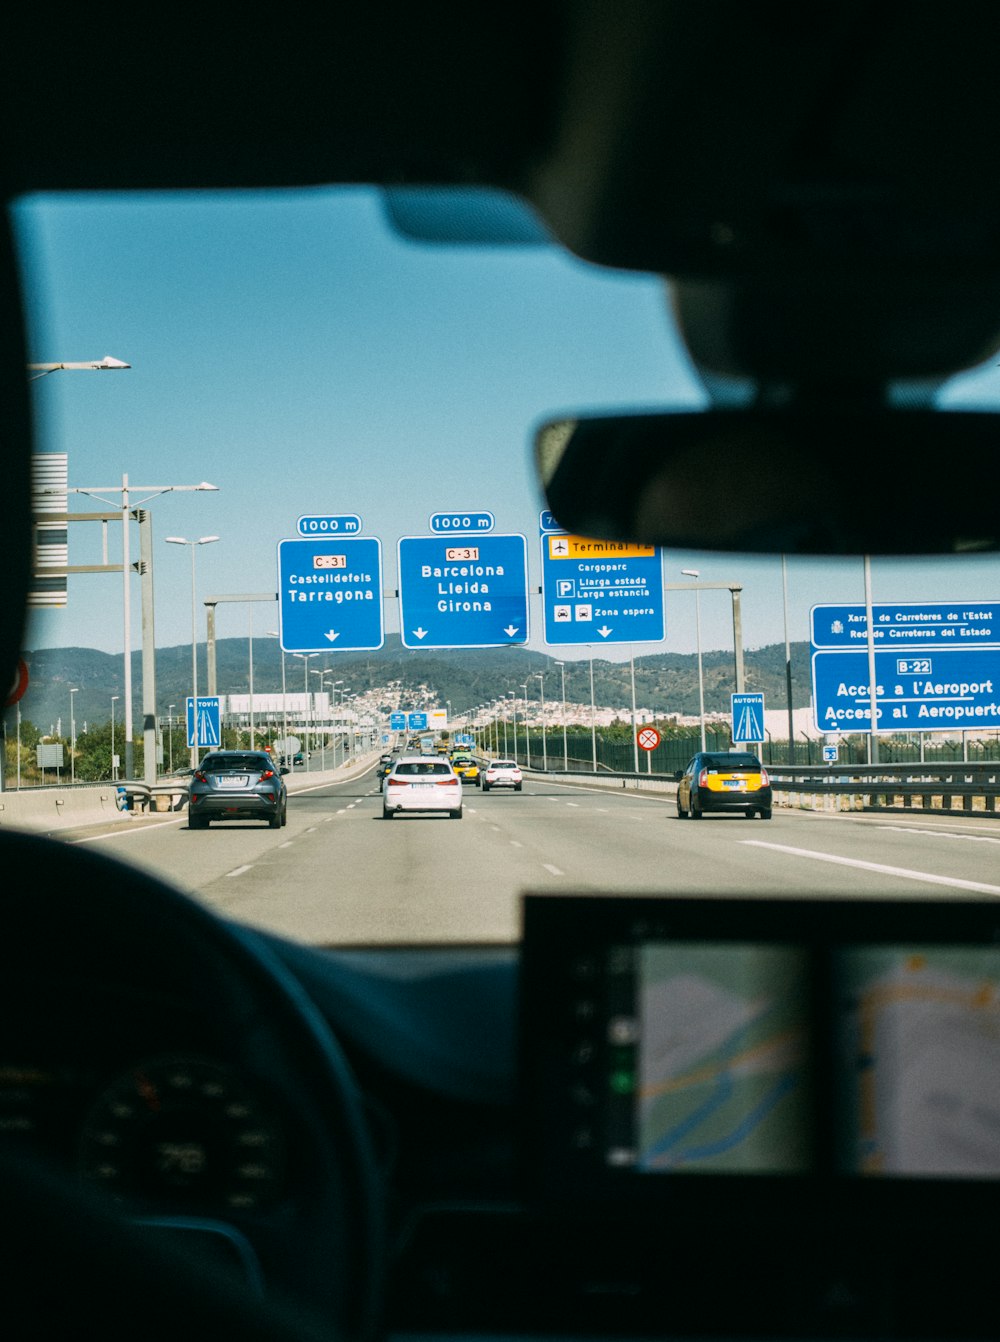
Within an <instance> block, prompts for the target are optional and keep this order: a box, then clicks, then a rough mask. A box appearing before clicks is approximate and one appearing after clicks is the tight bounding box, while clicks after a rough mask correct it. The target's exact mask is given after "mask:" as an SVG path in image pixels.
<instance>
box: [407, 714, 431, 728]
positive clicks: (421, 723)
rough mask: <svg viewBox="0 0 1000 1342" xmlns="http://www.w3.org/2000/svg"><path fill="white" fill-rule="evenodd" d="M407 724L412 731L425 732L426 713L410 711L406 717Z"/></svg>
mask: <svg viewBox="0 0 1000 1342" xmlns="http://www.w3.org/2000/svg"><path fill="white" fill-rule="evenodd" d="M406 725H407V727H408V728H409V730H410V731H411V732H423V731H426V730H427V714H426V713H409V714H408V715H407V719H406Z"/></svg>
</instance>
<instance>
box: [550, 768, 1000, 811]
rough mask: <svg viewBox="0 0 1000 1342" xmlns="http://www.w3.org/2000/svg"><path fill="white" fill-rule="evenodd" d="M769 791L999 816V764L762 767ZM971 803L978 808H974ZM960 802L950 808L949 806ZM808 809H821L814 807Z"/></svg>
mask: <svg viewBox="0 0 1000 1342" xmlns="http://www.w3.org/2000/svg"><path fill="white" fill-rule="evenodd" d="M531 772H532V773H533V774H537V775H539V776H540V777H545V778H576V779H579V780H580V781H581V782H582V781H585V780H588V779H589V780H591V781H592V782H598V781H600V782H601V783H603V784H605V785H607V783H609V782H610V781H611V780H612V779H615V780H620V781H621V785H622V787H623V788H624V787H627V785H628V784H629V783H630V782H632V783H635V784H636V786H637V787H639V788H642V787H643V785H645V786H646V787H653V788H656V789H657V790H658V789H659V788H666V787H669V786H672V785H674V784H675V782H676V780H675V778H674V775H673V774H655V773H653V774H650V773H646V772H645V771H641V772H639V773H630V772H624V771H623V772H620V773H612V772H610V771H606V770H601V771H599V772H598V773H596V774H595V773H594V771H593V770H592V769H568V770H565V769H549V770H547V771H546V770H542V769H536V768H532V770H531ZM767 772H768V774H769V776H770V779H771V787H772V788H773V790H774V792H775V793H776V794H778V795H779V796H780V797H782V799H784V800H785V801H786V803H787V802H790V801H791V799H792V798H793V797H796V796H799V797H806V796H811V797H813V798H815V799H816V802H817V803H818V799H819V798H821V797H823V798H827V797H830V798H833V797H842V798H847V799H848V800H850V799H852V798H855V799H857V801H856V804H855V805H851V806H848V807H846V808H844V809H847V810H879V811H889V810H893V811H895V810H904V811H908V810H922V811H945V812H947V811H956V810H960V811H961V812H962V814H964V815H971V814H973V813H975V814H978V815H982V814H986V815H997V814H1000V812H998V810H997V798H998V797H1000V763H990V764H979V763H976V764H969V763H962V762H958V763H957V764H954V765H950V766H949V767H947V768H943V769H942V768H933V769H931V768H927V766H925V765H919V764H918V765H914V764H886V765H877V764H876V765H872V764H867V765H852V766H850V767H849V768H839V769H838V767H837V766H836V765H826V764H824V765H812V766H808V765H807V766H802V765H779V764H775V765H768V766H767ZM977 800H978V801H979V802H980V803H981V804H980V805H979V806H977V805H976V802H977ZM956 801H958V802H960V803H961V805H960V806H958V807H956V806H955V802H956ZM811 809H816V810H821V809H823V807H821V806H819V805H818V804H816V805H814V806H813V807H812V808H811Z"/></svg>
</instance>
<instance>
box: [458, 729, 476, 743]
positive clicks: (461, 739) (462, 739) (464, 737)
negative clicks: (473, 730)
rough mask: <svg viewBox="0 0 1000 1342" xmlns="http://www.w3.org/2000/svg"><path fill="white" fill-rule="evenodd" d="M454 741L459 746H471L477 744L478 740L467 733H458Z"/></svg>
mask: <svg viewBox="0 0 1000 1342" xmlns="http://www.w3.org/2000/svg"><path fill="white" fill-rule="evenodd" d="M453 740H454V742H455V744H456V745H457V746H471V745H474V744H475V741H476V738H475V737H474V736H470V735H469V734H468V733H467V732H456V733H455V736H454V738H453Z"/></svg>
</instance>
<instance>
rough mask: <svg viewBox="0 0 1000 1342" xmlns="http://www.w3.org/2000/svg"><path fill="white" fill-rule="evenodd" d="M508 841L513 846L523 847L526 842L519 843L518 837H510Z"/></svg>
mask: <svg viewBox="0 0 1000 1342" xmlns="http://www.w3.org/2000/svg"><path fill="white" fill-rule="evenodd" d="M508 842H509V843H510V846H511V848H523V847H524V844H523V843H518V841H517V840H516V839H509V840H508Z"/></svg>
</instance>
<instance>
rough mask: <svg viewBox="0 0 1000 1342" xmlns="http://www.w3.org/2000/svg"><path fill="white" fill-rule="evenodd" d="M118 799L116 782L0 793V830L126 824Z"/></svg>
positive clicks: (54, 828)
mask: <svg viewBox="0 0 1000 1342" xmlns="http://www.w3.org/2000/svg"><path fill="white" fill-rule="evenodd" d="M117 798H118V794H117V791H116V788H115V785H114V784H113V783H103V784H95V785H94V786H93V787H73V788H39V789H37V790H34V789H32V790H28V791H23V792H0V827H4V828H10V829H30V830H45V831H49V830H57V829H65V828H68V827H70V826H71V825H96V824H100V823H101V822H102V821H108V820H115V821H123V822H125V823H126V824H127V823H128V820H129V818H130V817H129V813H128V812H127V811H121V810H119V808H118V799H117Z"/></svg>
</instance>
